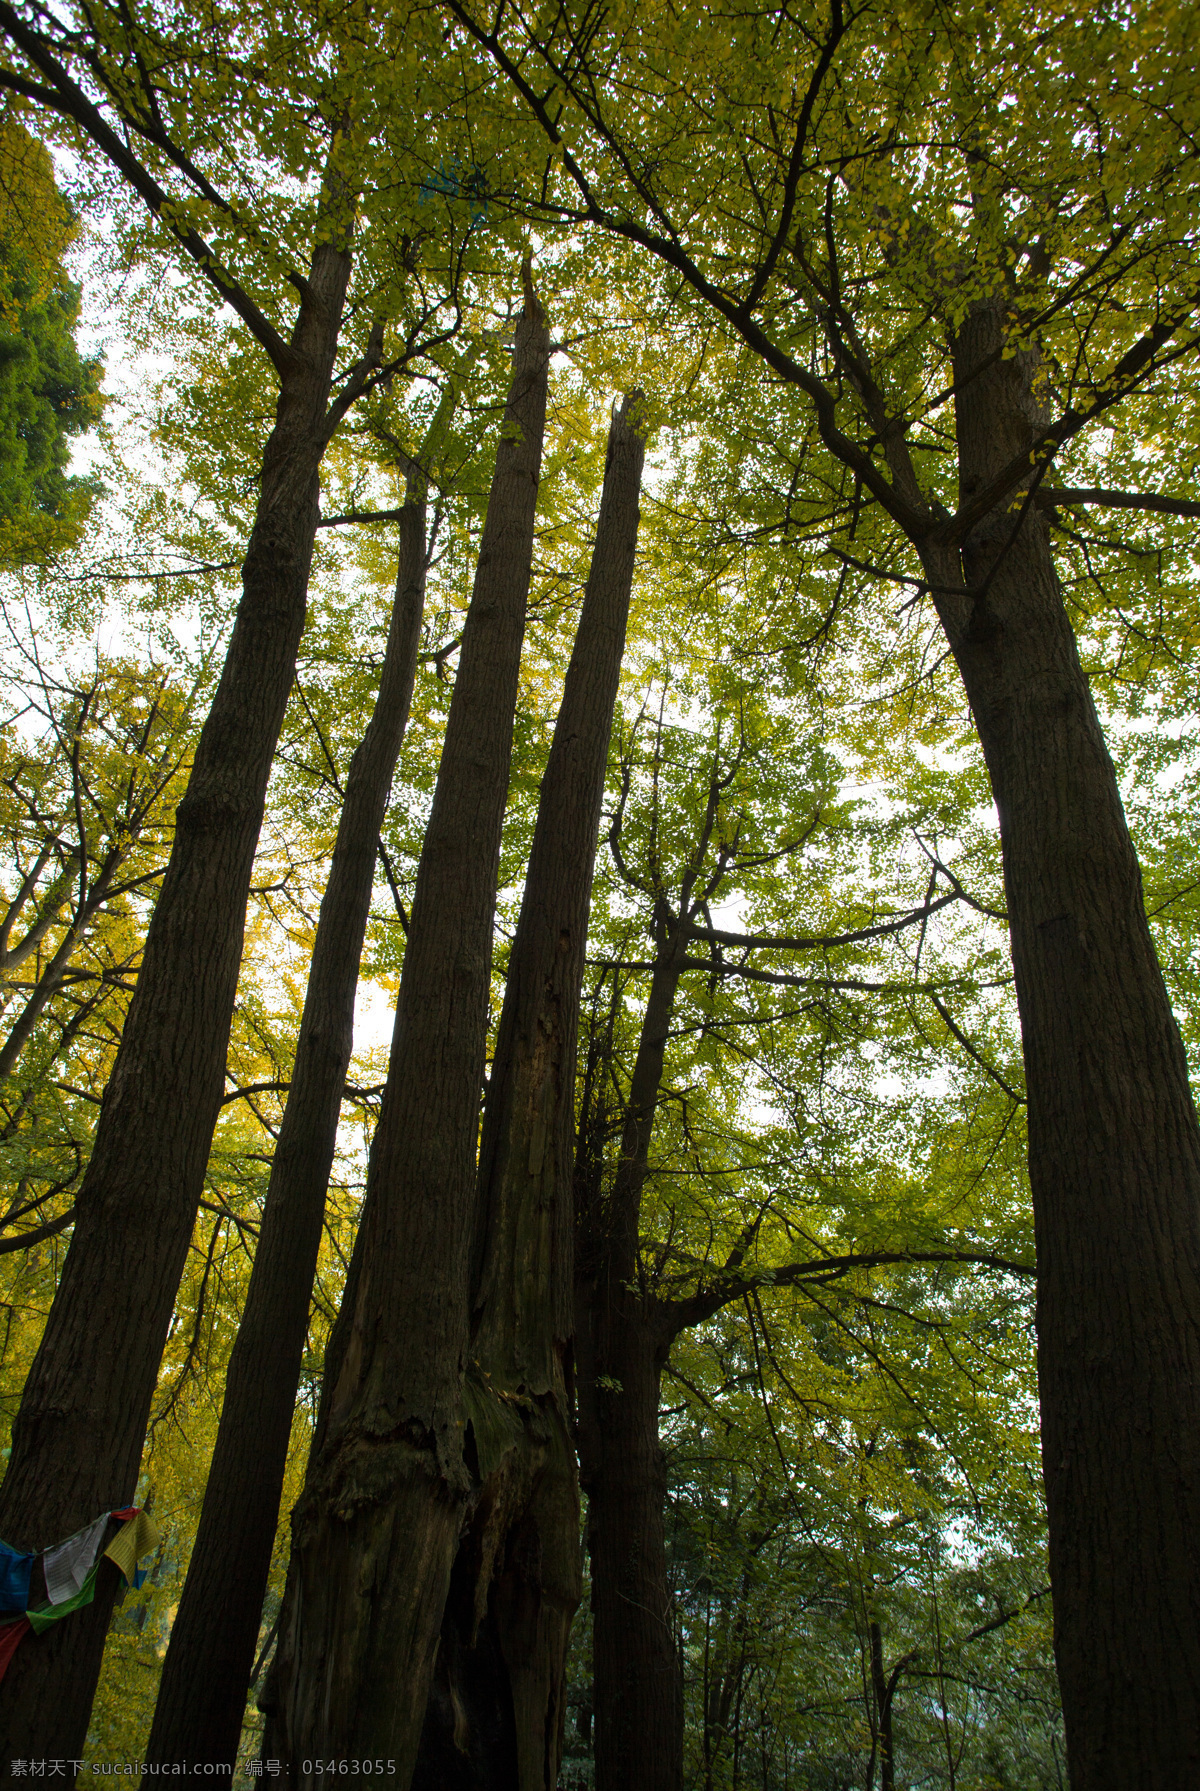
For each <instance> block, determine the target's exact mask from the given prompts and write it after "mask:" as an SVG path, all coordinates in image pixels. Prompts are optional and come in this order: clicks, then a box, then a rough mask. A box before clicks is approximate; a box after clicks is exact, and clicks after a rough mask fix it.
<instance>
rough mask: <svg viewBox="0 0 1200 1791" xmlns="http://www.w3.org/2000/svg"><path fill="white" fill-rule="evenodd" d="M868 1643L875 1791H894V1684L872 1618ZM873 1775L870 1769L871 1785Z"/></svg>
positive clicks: (880, 1634) (877, 1625)
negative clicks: (876, 1758) (876, 1771)
mask: <svg viewBox="0 0 1200 1791" xmlns="http://www.w3.org/2000/svg"><path fill="white" fill-rule="evenodd" d="M868 1634H869V1636H870V1643H871V1691H872V1694H873V1696H874V1699H875V1724H876V1734H875V1745H876V1748H877V1749H878V1753H879V1791H896V1753H895V1745H894V1743H893V1740H892V1703H893V1700H894V1696H895V1690H896V1684H895V1680H894V1679H893V1680H892V1682H891V1683H890V1684H889V1683H888V1676H887V1674H886V1673H885V1672H884V1670H883V1630H882V1629H881V1627H880V1625H879V1623H878V1622H877V1621H876V1620H875V1619H874V1618H872V1619H871V1621H870V1624H869V1625H868ZM874 1780H875V1774H874V1768H873V1766H872V1772H871V1783H872V1784H874Z"/></svg>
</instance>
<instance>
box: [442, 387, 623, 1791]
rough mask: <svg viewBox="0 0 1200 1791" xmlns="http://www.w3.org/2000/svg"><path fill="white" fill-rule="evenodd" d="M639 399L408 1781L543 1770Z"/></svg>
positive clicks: (555, 1734) (495, 1236) (538, 891)
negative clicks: (462, 1517)
mask: <svg viewBox="0 0 1200 1791" xmlns="http://www.w3.org/2000/svg"><path fill="white" fill-rule="evenodd" d="M638 397H639V395H638V394H636V393H633V394H630V396H629V397H628V398H627V399H626V401H625V403H624V405H623V406H622V408H621V410H620V412H619V414H618V415H617V416H616V417H615V418H614V420H613V423H612V427H611V430H610V433H609V440H608V457H607V463H606V467H605V476H604V490H603V494H602V497H601V501H600V516H599V521H598V523H597V528H596V541H595V549H594V552H593V555H592V564H591V570H590V573H589V576H588V582H587V589H586V591H585V593H584V599H583V607H582V610H581V613H580V618H579V628H578V632H577V634H576V637H575V645H574V649H573V651H572V654H571V661H570V665H569V666H568V668H567V675H566V681H565V684H564V688H563V697H562V704H561V707H560V709H559V713H558V720H557V722H556V724H555V729H554V739H553V743H552V745H551V748H550V757H549V761H548V763H547V766H546V773H545V776H544V777H543V779H542V787H541V796H540V800H539V804H538V817H537V824H536V827H535V830H534V836H533V845H532V848H531V851H530V856H529V864H528V868H527V871H526V877H525V893H524V898H523V901H522V905H521V915H520V920H519V921H518V923H517V932H516V937H515V939H514V941H513V947H512V953H511V956H510V958H509V964H508V977H507V981H506V984H505V991H504V1007H503V1010H502V1012H501V1016H500V1026H499V1031H498V1033H497V1039H496V1049H495V1055H494V1058H493V1063H492V1074H491V1079H490V1081H489V1085H488V1094H487V1103H486V1107H485V1110H484V1119H483V1133H482V1142H481V1148H480V1157H479V1177H478V1189H477V1216H476V1223H475V1237H476V1242H475V1259H476V1264H477V1267H476V1271H475V1274H474V1277H473V1307H474V1310H473V1320H472V1331H471V1341H470V1346H469V1350H468V1362H467V1369H466V1375H465V1401H466V1410H467V1413H468V1418H467V1424H468V1440H467V1445H466V1449H467V1459H468V1462H469V1464H470V1466H471V1469H472V1471H473V1476H474V1478H475V1482H476V1484H475V1487H474V1490H473V1495H472V1509H471V1514H470V1518H469V1521H468V1523H467V1525H466V1527H465V1529H464V1532H463V1537H462V1540H461V1542H460V1545H459V1551H458V1558H457V1561H456V1565H455V1570H454V1574H453V1576H452V1586H453V1591H452V1595H451V1597H450V1599H449V1600H448V1602H447V1607H446V1614H445V1618H444V1620H443V1625H442V1640H441V1647H440V1651H439V1658H438V1666H437V1672H436V1674H435V1678H434V1683H433V1686H432V1688H431V1695H430V1702H429V1708H428V1711H427V1713H426V1721H425V1728H424V1733H423V1736H422V1744H421V1751H420V1755H419V1758H418V1761H417V1767H416V1771H415V1773H414V1777H413V1784H414V1786H415V1787H417V1786H419V1787H422V1788H423V1791H455V1788H457V1787H461V1788H462V1791H483V1787H485V1786H487V1787H490V1786H496V1787H497V1788H499V1787H501V1786H503V1787H512V1788H513V1791H518V1788H519V1791H555V1786H556V1785H557V1784H558V1770H559V1762H560V1759H561V1755H562V1733H563V1718H564V1714H565V1705H564V1701H563V1700H564V1688H563V1676H564V1671H565V1664H566V1650H567V1642H568V1640H569V1637H570V1629H571V1619H572V1617H573V1615H574V1613H575V1609H576V1607H577V1605H578V1603H579V1593H580V1561H579V1493H578V1487H577V1483H576V1473H575V1450H574V1443H573V1440H572V1435H571V1405H570V1387H569V1382H570V1378H571V1377H570V1338H571V1333H572V1330H573V1328H574V1326H573V1313H572V1303H573V1302H572V1262H573V1247H572V1246H573V1236H572V1229H573V1213H572V1189H571V1171H572V1157H573V1153H574V1112H575V1054H576V1043H577V1037H578V1024H579V991H580V986H581V983H582V980H583V966H584V947H585V943H586V938H587V923H588V912H589V909H590V906H591V890H592V874H593V869H594V865H595V857H596V836H597V832H598V829H599V825H600V807H601V802H602V800H603V795H604V774H605V769H606V766H607V761H608V741H609V734H610V732H611V728H612V716H613V709H614V705H615V703H616V696H617V688H618V684H619V682H620V672H621V659H622V656H623V654H624V651H625V631H626V624H627V621H628V615H629V598H630V591H631V588H632V583H633V566H634V554H635V549H636V544H637V528H638V495H639V491H640V486H641V473H642V460H643V455H644V444H643V440H642V434H641V432H640V429H639V427H638V424H637V418H636V410H635V407H636V404H637V402H638ZM483 1738H487V1745H486V1746H484V1745H481V1742H482V1741H483Z"/></svg>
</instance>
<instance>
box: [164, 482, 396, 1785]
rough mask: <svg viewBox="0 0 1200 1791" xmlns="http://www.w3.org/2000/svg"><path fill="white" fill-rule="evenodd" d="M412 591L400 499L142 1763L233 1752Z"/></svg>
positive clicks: (349, 1041) (279, 1484)
mask: <svg viewBox="0 0 1200 1791" xmlns="http://www.w3.org/2000/svg"><path fill="white" fill-rule="evenodd" d="M424 600H425V513H424V506H423V505H422V504H418V503H411V502H410V503H409V504H408V505H406V506H405V509H404V511H403V512H402V514H401V520H400V560H399V568H398V571H397V576H396V597H395V603H394V605H393V609H392V617H391V625H390V627H389V629H388V637H387V646H386V648H385V650H384V659H383V668H382V671H381V673H380V679H379V694H378V698H377V700H376V703H375V710H374V713H373V715H372V717H371V720H370V722H369V723H368V725H367V730H366V733H365V734H364V736H363V740H362V744H361V745H360V746H359V748H358V750H357V752H356V753H355V754H354V757H353V759H352V760H351V762H350V771H349V775H348V777H347V779H346V795H345V800H344V802H343V805H342V813H341V818H340V820H339V823H338V831H337V840H336V843H335V845H334V850H333V860H332V863H331V865H330V871H329V882H328V884H327V886H326V889H325V895H324V898H323V900H322V902H321V912H320V917H319V919H318V922H317V934H316V939H315V941H314V944H313V956H312V965H311V968H310V971H309V978H308V989H307V992H306V994H305V999H304V1013H303V1015H302V1017H301V1021H300V1034H299V1038H298V1040H297V1044H296V1061H295V1065H294V1068H293V1070H292V1083H291V1088H290V1090H289V1093H288V1099H287V1105H286V1107H285V1108H284V1114H283V1120H282V1123H281V1125H280V1128H279V1138H278V1140H277V1142H276V1145H275V1156H274V1160H273V1162H272V1165H271V1179H270V1183H269V1185H268V1189H267V1199H266V1206H265V1209H264V1212H263V1224H262V1232H261V1234H260V1236H259V1241H258V1248H257V1250H256V1252H255V1256H254V1269H253V1272H252V1274H251V1277H250V1286H249V1290H248V1292H247V1295H246V1307H245V1311H244V1313H243V1315H242V1321H241V1324H240V1326H239V1329H238V1334H237V1341H236V1342H235V1344H234V1346H233V1354H232V1355H231V1357H230V1360H229V1374H228V1379H227V1382H226V1389H225V1403H224V1406H223V1408H222V1412H221V1422H220V1425H219V1427H218V1430H217V1442H216V1448H215V1450H214V1452H213V1459H212V1466H211V1468H210V1470H209V1475H208V1482H207V1484H206V1486H205V1491H204V1506H203V1510H202V1511H201V1514H200V1527H199V1530H198V1531H197V1534H196V1544H195V1547H194V1549H193V1550H192V1558H191V1564H190V1566H189V1568H188V1575H187V1580H186V1581H185V1583H184V1588H183V1596H182V1598H181V1599H180V1603H179V1611H178V1614H177V1615H176V1618H175V1622H174V1625H173V1627H172V1630H171V1640H170V1645H169V1647H168V1649H167V1658H166V1661H165V1662H164V1664H163V1674H162V1681H161V1684H160V1687H159V1694H158V1704H157V1706H156V1709H155V1712H154V1725H153V1728H152V1729H151V1732H150V1743H149V1747H148V1749H147V1754H146V1758H147V1760H148V1762H150V1763H151V1764H155V1765H157V1764H167V1763H169V1762H171V1761H175V1760H189V1761H192V1762H214V1761H220V1762H232V1761H234V1760H235V1759H236V1756H237V1744H238V1738H239V1736H240V1735H241V1730H242V1717H243V1714H244V1712H245V1706H246V1688H247V1686H248V1684H249V1681H250V1674H251V1672H252V1670H253V1665H254V1650H255V1645H256V1643H257V1639H258V1628H259V1618H260V1615H261V1612H262V1603H263V1596H264V1594H265V1591H266V1585H267V1575H268V1573H269V1571H270V1566H271V1550H272V1548H273V1546H274V1541H275V1530H276V1526H277V1524H278V1522H279V1499H280V1494H281V1492H282V1489H283V1476H284V1471H285V1468H286V1465H287V1451H288V1440H289V1438H290V1435H291V1428H292V1417H293V1414H294V1411H295V1404H296V1387H297V1385H298V1382H299V1378H300V1363H301V1358H302V1356H303V1353H304V1339H305V1336H306V1334H307V1330H308V1310H309V1298H310V1296H311V1293H312V1283H313V1275H314V1274H315V1272H316V1266H317V1251H318V1249H319V1247H320V1242H321V1227H322V1224H323V1221H324V1216H325V1192H326V1188H327V1185H328V1182H329V1171H330V1167H331V1165H332V1163H333V1153H334V1149H335V1146H336V1143H337V1129H338V1118H339V1115H340V1113H341V1104H342V1089H343V1086H344V1084H345V1080H346V1068H347V1065H348V1064H349V1062H350V1052H351V1048H352V1045H353V1041H354V996H355V991H356V989H357V986H358V967H359V960H360V959H361V957H362V945H363V936H364V934H365V932H366V926H367V916H368V914H369V912H370V907H371V891H372V888H373V886H374V881H375V861H376V857H377V854H378V845H379V830H380V827H381V826H382V825H383V818H384V815H385V813H386V811H387V802H388V795H389V793H390V791H391V784H392V773H393V771H394V769H395V765H396V757H397V754H398V753H399V751H400V745H401V742H402V740H403V738H404V729H405V726H406V724H407V721H408V710H409V704H410V702H411V700H412V691H413V682H414V680H415V677H416V670H417V650H418V648H419V646H420V640H421V617H422V612H423V609H424Z"/></svg>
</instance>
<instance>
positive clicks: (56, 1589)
mask: <svg viewBox="0 0 1200 1791" xmlns="http://www.w3.org/2000/svg"><path fill="white" fill-rule="evenodd" d="M107 1523H108V1512H107V1511H106V1512H105V1513H104V1516H103V1517H98V1518H97V1519H96V1521H95V1523H92V1524H89V1525H88V1527H87V1529H86V1530H80V1531H79V1532H78V1534H77V1535H75V1536H68V1537H67V1540H66V1541H65V1542H60V1543H59V1544H58V1547H57V1548H48V1549H47V1550H46V1552H45V1554H44V1555H43V1556H42V1567H43V1568H44V1570H45V1574H46V1596H47V1598H48V1599H49V1600H50V1603H51V1604H62V1603H63V1602H64V1601H65V1600H66V1599H68V1598H74V1596H75V1594H76V1592H78V1591H79V1589H80V1587H81V1586H82V1585H83V1582H84V1580H85V1579H86V1578H87V1576H88V1574H89V1573H90V1572H91V1571H92V1563H93V1562H94V1561H95V1559H96V1552H97V1550H98V1549H99V1547H100V1542H101V1539H102V1538H103V1535H104V1531H105V1527H106V1525H107Z"/></svg>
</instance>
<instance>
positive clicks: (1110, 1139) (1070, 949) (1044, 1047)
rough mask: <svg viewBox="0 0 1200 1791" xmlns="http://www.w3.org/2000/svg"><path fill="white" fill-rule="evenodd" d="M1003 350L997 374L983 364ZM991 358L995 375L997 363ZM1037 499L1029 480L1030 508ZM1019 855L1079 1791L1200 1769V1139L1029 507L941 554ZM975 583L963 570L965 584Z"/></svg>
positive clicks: (1056, 1562) (983, 443) (968, 429)
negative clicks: (953, 554)
mask: <svg viewBox="0 0 1200 1791" xmlns="http://www.w3.org/2000/svg"><path fill="white" fill-rule="evenodd" d="M1002 328H1003V319H1002V317H1001V314H1000V311H999V307H998V304H997V303H992V304H982V305H979V306H977V307H976V308H975V309H974V310H973V312H972V313H971V314H970V315H969V316H968V318H967V320H966V322H965V323H964V325H963V326H962V329H961V331H960V333H959V337H958V340H957V343H956V353H955V360H956V369H955V372H956V382H957V386H958V399H957V408H958V442H959V467H960V479H961V482H962V489H963V498H964V501H965V500H968V499H969V498H970V497H971V496H972V495H973V494H974V493H975V492H977V491H980V490H983V489H986V488H987V485H988V483H989V481H990V480H991V479H992V478H993V477H994V475H995V473H996V471H997V470H998V468H1000V467H1001V466H1002V465H1003V464H1005V463H1006V462H1007V461H1009V460H1011V458H1012V457H1013V456H1014V455H1015V454H1018V453H1020V452H1022V451H1023V449H1025V448H1027V447H1028V444H1029V441H1030V439H1031V438H1032V435H1033V432H1034V429H1035V426H1036V424H1037V421H1038V417H1037V411H1036V406H1035V401H1034V398H1033V392H1032V377H1031V376H1032V371H1033V363H1032V358H1031V357H1030V356H1028V355H1025V354H1018V355H1017V356H1016V357H1014V358H1010V359H1007V360H1005V359H1002V358H1001V357H1000V355H999V354H998V353H996V352H995V351H996V349H997V345H998V344H999V343H1000V342H1001V341H1002ZM989 362H990V364H989ZM979 369H982V371H979ZM1022 495H1023V494H1020V493H1018V497H1020V496H1022ZM927 571H928V572H929V574H930V576H931V578H932V579H933V580H934V581H935V584H936V586H938V587H940V588H941V590H942V591H947V590H950V591H951V592H952V591H953V589H954V588H955V587H957V588H958V589H959V590H961V591H962V593H963V594H962V595H961V596H956V595H953V594H950V595H943V596H940V597H939V598H938V611H939V615H940V616H941V619H942V622H943V625H944V627H945V630H946V634H947V637H948V639H949V642H950V645H951V647H952V649H953V652H954V655H955V658H956V660H957V662H958V666H959V669H960V671H961V674H962V678H963V682H964V684H965V686H966V690H967V695H968V697H969V699H970V703H971V708H972V711H973V713H974V717H975V723H976V726H977V729H978V732H979V738H980V741H981V743H982V746H983V751H984V756H985V759H986V762H987V767H988V772H989V775H990V777H991V783H992V789H993V792H994V794H995V799H996V807H997V810H998V813H999V817H1000V835H1001V841H1002V846H1003V855H1004V876H1005V886H1006V891H1007V903H1008V912H1009V925H1010V930H1011V936H1012V952H1013V966H1014V970H1015V973H1016V991H1017V1002H1018V1006H1019V1009H1020V1015H1021V1028H1022V1038H1023V1048H1024V1055H1025V1071H1026V1087H1027V1090H1028V1101H1029V1106H1028V1115H1029V1169H1030V1181H1031V1185H1032V1190H1033V1204H1034V1220H1035V1229H1036V1238H1037V1256H1038V1295H1037V1328H1038V1373H1039V1385H1040V1392H1041V1407H1042V1448H1043V1468H1044V1474H1045V1482H1046V1499H1047V1507H1048V1512H1049V1524H1050V1570H1051V1580H1052V1583H1053V1588H1054V1613H1055V1652H1056V1657H1057V1662H1058V1670H1059V1679H1060V1683H1061V1687H1062V1695H1063V1709H1064V1716H1065V1721H1066V1733H1067V1746H1068V1758H1069V1765H1070V1773H1071V1784H1072V1787H1073V1791H1124V1788H1125V1787H1128V1786H1130V1785H1133V1784H1148V1783H1156V1784H1159V1783H1161V1784H1164V1785H1182V1784H1191V1783H1194V1782H1196V1781H1197V1779H1198V1778H1200V1128H1198V1127H1197V1121H1196V1112H1195V1107H1194V1105H1193V1101H1192V1096H1191V1091H1190V1089H1189V1086H1188V1077H1187V1065H1186V1059H1185V1056H1184V1050H1183V1045H1182V1042H1181V1040H1180V1036H1179V1031H1178V1028H1177V1026H1176V1023H1175V1019H1174V1015H1173V1014H1172V1011H1171V1005H1170V1001H1169V998H1168V996H1167V992H1166V988H1165V986H1164V984H1163V979H1162V973H1161V971H1160V968H1159V964H1158V959H1157V956H1156V953H1155V950H1154V944H1153V940H1152V939H1151V936H1150V930H1149V927H1148V924H1147V921H1146V915H1145V906H1144V902H1143V898H1142V885H1141V875H1140V871H1139V868H1138V863H1137V858H1136V855H1135V853H1134V849H1133V844H1132V841H1131V840H1130V837H1129V830H1128V826H1127V823H1126V820H1125V815H1124V812H1123V810H1122V806H1121V799H1120V793H1119V790H1118V787H1117V780H1116V776H1115V773H1114V770H1113V766H1112V762H1111V760H1110V758H1109V755H1108V751H1107V748H1106V745H1105V741H1104V736H1103V733H1102V731H1101V728H1100V723H1099V720H1098V718H1097V715H1096V711H1095V708H1094V705H1093V703H1092V698H1091V693H1090V690H1089V688H1088V683H1087V678H1086V675H1085V673H1084V671H1083V668H1082V666H1081V664H1080V661H1079V654H1078V649H1077V646H1076V642H1075V638H1074V634H1073V632H1072V629H1071V625H1070V621H1069V619H1068V617H1067V613H1066V609H1065V607H1064V604H1063V601H1062V593H1061V589H1060V587H1059V584H1058V579H1057V576H1056V573H1055V569H1054V563H1053V558H1052V555H1051V550H1050V543H1049V536H1048V530H1047V524H1046V522H1045V521H1044V519H1043V517H1042V516H1041V514H1040V513H1039V512H1038V510H1037V509H1036V507H1034V506H1028V507H1027V508H1026V509H1025V511H1024V513H1022V510H1021V508H1020V506H1018V507H1016V508H1015V509H1012V510H1004V511H1001V512H995V513H993V514H992V515H991V516H990V517H989V518H987V519H986V520H985V522H984V524H982V525H981V526H980V527H979V528H978V529H977V530H976V531H975V533H974V534H973V535H972V537H971V538H970V539H969V540H968V542H967V543H966V544H965V546H964V548H963V551H962V567H961V571H960V568H959V566H958V565H956V564H955V563H953V562H952V561H951V560H949V559H948V558H947V559H946V560H945V563H941V561H940V560H939V559H937V558H936V557H934V556H931V559H930V563H928V564H927ZM962 574H965V586H964V581H963V577H962Z"/></svg>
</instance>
